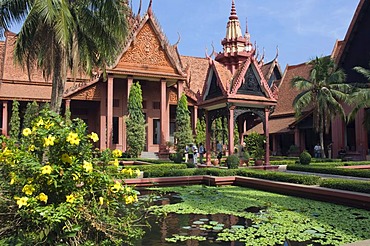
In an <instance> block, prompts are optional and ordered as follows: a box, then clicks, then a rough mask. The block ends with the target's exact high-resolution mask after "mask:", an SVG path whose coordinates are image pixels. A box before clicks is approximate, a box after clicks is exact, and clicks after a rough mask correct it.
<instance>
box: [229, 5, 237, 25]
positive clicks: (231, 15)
mask: <svg viewBox="0 0 370 246" xmlns="http://www.w3.org/2000/svg"><path fill="white" fill-rule="evenodd" d="M235 19H238V16H237V15H236V8H235V2H234V0H232V2H231V12H230V17H229V20H235Z"/></svg>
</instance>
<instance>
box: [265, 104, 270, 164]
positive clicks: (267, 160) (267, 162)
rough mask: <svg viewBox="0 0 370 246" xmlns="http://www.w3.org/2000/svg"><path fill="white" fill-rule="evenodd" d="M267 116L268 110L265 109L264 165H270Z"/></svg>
mask: <svg viewBox="0 0 370 246" xmlns="http://www.w3.org/2000/svg"><path fill="white" fill-rule="evenodd" d="M269 115H270V110H269V109H268V108H265V137H266V144H265V151H266V153H265V165H270V137H269V135H270V133H269Z"/></svg>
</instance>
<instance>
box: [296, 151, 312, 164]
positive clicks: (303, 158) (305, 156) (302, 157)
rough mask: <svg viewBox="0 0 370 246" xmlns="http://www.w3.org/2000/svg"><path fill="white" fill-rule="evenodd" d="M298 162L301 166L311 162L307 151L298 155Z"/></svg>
mask: <svg viewBox="0 0 370 246" xmlns="http://www.w3.org/2000/svg"><path fill="white" fill-rule="evenodd" d="M299 162H300V163H301V164H302V165H308V164H310V162H311V155H310V153H308V152H307V150H304V151H303V152H302V153H301V154H300V155H299Z"/></svg>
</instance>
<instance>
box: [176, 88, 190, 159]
mask: <svg viewBox="0 0 370 246" xmlns="http://www.w3.org/2000/svg"><path fill="white" fill-rule="evenodd" d="M174 136H175V139H176V141H175V142H176V149H177V153H180V154H183V153H184V152H185V147H186V145H188V144H190V143H192V142H193V133H192V130H191V127H190V112H189V109H188V101H187V98H186V95H185V94H182V96H181V97H180V100H179V102H178V104H177V108H176V132H175V133H174Z"/></svg>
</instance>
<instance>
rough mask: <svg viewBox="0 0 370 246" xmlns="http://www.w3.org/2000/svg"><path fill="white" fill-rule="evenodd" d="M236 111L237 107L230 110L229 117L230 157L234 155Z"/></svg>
mask: <svg viewBox="0 0 370 246" xmlns="http://www.w3.org/2000/svg"><path fill="white" fill-rule="evenodd" d="M234 109H235V106H231V107H230V108H229V117H228V119H227V122H228V125H229V155H232V154H233V153H234Z"/></svg>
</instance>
